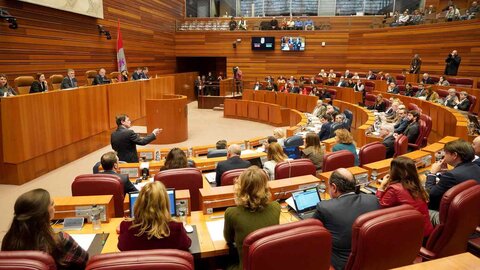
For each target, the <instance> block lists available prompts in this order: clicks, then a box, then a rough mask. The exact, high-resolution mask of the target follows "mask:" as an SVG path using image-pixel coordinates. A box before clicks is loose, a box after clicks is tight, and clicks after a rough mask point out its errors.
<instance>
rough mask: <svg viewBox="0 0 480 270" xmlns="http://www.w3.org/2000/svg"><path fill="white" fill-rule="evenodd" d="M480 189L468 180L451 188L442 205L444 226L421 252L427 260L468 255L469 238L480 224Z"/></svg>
mask: <svg viewBox="0 0 480 270" xmlns="http://www.w3.org/2000/svg"><path fill="white" fill-rule="evenodd" d="M478 209H480V185H479V184H478V183H477V181H475V180H468V181H465V182H462V183H460V184H458V185H456V186H454V187H452V188H450V189H449V190H448V191H447V192H445V194H444V195H443V198H442V201H441V202H440V208H439V210H440V211H439V212H440V224H439V225H437V226H436V227H435V228H434V230H433V232H432V234H430V237H429V238H428V242H427V245H426V246H425V248H421V249H420V256H422V258H423V260H432V259H438V258H442V257H447V256H451V255H455V254H459V253H463V252H466V251H467V243H468V237H469V236H470V234H472V233H473V232H474V231H475V228H476V227H477V226H478V225H479V224H480V215H479V214H478Z"/></svg>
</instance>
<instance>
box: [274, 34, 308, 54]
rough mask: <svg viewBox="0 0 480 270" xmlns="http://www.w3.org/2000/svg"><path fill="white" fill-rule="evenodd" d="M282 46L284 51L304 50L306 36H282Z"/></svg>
mask: <svg viewBox="0 0 480 270" xmlns="http://www.w3.org/2000/svg"><path fill="white" fill-rule="evenodd" d="M280 48H281V50H282V51H286V52H287V51H294V52H299V51H304V50H305V37H282V39H281V41H280Z"/></svg>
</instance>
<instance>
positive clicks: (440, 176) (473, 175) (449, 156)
mask: <svg viewBox="0 0 480 270" xmlns="http://www.w3.org/2000/svg"><path fill="white" fill-rule="evenodd" d="M443 149H444V150H445V158H443V159H442V160H440V161H437V162H435V163H434V164H432V168H431V169H430V174H428V175H427V181H426V183H425V188H426V189H427V191H428V193H429V197H430V201H429V203H428V208H429V209H430V210H431V211H430V219H431V220H432V224H433V225H434V226H435V225H437V224H438V223H439V216H438V210H439V207H440V202H441V200H442V197H443V194H445V192H447V190H449V189H450V188H451V187H453V186H455V185H457V184H460V183H462V182H464V181H467V180H470V179H473V180H476V181H477V182H478V183H479V184H480V166H478V165H476V164H475V163H473V162H472V160H473V158H474V157H475V152H474V149H473V147H472V145H471V144H470V143H468V142H466V141H464V140H461V139H459V140H456V141H452V142H448V143H446V144H445V147H444V148H443ZM447 164H448V165H450V166H453V167H454V168H453V169H452V170H450V171H446V169H447Z"/></svg>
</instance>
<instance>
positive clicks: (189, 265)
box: [86, 249, 194, 270]
mask: <svg viewBox="0 0 480 270" xmlns="http://www.w3.org/2000/svg"><path fill="white" fill-rule="evenodd" d="M124 269H125V270H127V269H136V270H150V269H151V270H154V269H165V270H194V264H193V256H192V254H190V253H189V252H186V251H183V250H176V249H153V250H134V251H122V252H118V253H107V254H100V255H96V256H93V257H92V258H91V259H90V260H89V261H88V265H87V268H86V270H124Z"/></svg>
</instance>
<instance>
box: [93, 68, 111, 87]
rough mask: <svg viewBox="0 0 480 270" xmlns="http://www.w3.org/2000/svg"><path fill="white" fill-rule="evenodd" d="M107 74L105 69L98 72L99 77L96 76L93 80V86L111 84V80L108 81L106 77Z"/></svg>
mask: <svg viewBox="0 0 480 270" xmlns="http://www.w3.org/2000/svg"><path fill="white" fill-rule="evenodd" d="M105 72H106V71H105V69H104V68H101V69H100V70H99V71H98V74H97V76H95V79H93V83H92V85H99V84H109V83H110V79H108V78H107V76H105Z"/></svg>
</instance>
